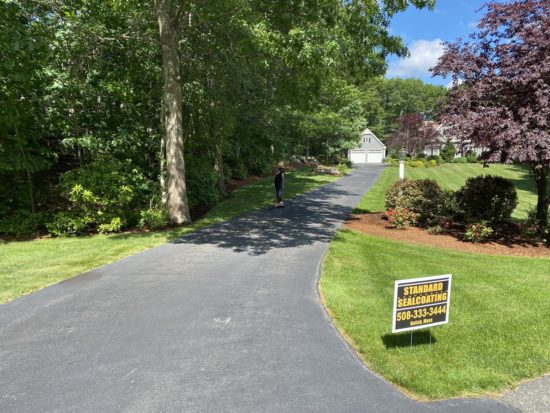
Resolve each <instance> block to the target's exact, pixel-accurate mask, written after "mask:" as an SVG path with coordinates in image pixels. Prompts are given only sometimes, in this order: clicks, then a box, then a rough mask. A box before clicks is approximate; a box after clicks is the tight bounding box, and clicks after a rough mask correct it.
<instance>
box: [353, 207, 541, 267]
mask: <svg viewBox="0 0 550 413" xmlns="http://www.w3.org/2000/svg"><path fill="white" fill-rule="evenodd" d="M384 218H385V217H384V214H383V213H372V214H356V215H352V216H351V217H350V218H349V219H348V220H347V221H346V224H345V228H349V229H353V230H355V231H360V232H364V233H366V234H369V235H374V236H377V237H382V238H386V239H390V240H395V241H402V242H406V243H410V244H418V245H427V246H431V247H439V248H446V249H452V250H455V251H457V250H458V251H464V252H470V253H476V254H490V255H509V256H518V257H532V258H550V248H548V247H546V246H536V245H531V244H528V243H525V242H523V241H521V240H520V239H514V238H510V237H508V238H505V239H502V240H491V241H488V242H484V243H473V242H464V241H462V235H463V232H461V231H457V230H456V228H450V229H444V231H443V232H442V233H440V234H430V233H428V232H426V230H424V229H421V228H416V227H409V228H406V229H397V228H393V227H392V226H390V225H389V223H388V221H387V220H385V219H384Z"/></svg>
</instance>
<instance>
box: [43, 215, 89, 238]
mask: <svg viewBox="0 0 550 413" xmlns="http://www.w3.org/2000/svg"><path fill="white" fill-rule="evenodd" d="M93 224H94V222H93V219H92V218H91V217H79V216H76V215H73V214H70V213H67V212H59V213H57V214H56V215H55V216H54V218H53V220H52V221H51V222H48V223H47V224H46V228H47V230H48V232H49V233H50V234H51V235H53V236H54V237H64V236H67V235H82V234H85V233H86V232H89V231H91V229H92V227H93Z"/></svg>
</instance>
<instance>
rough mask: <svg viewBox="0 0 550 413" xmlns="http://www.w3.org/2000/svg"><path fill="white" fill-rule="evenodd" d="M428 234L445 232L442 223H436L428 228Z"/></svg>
mask: <svg viewBox="0 0 550 413" xmlns="http://www.w3.org/2000/svg"><path fill="white" fill-rule="evenodd" d="M426 232H427V233H428V234H434V235H435V234H441V233H442V232H443V227H442V226H441V225H434V226H433V227H428V228H426Z"/></svg>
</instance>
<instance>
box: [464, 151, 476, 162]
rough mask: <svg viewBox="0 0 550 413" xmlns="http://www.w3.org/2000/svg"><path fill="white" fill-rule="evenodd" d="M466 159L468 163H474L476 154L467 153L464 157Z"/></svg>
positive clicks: (472, 152)
mask: <svg viewBox="0 0 550 413" xmlns="http://www.w3.org/2000/svg"><path fill="white" fill-rule="evenodd" d="M466 159H467V160H468V163H476V162H477V154H476V153H475V152H474V151H469V152H468V154H467V155H466Z"/></svg>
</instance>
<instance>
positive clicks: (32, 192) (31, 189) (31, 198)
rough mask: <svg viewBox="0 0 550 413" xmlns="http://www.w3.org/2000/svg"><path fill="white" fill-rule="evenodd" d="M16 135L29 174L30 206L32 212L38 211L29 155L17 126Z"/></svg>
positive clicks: (26, 171)
mask: <svg viewBox="0 0 550 413" xmlns="http://www.w3.org/2000/svg"><path fill="white" fill-rule="evenodd" d="M15 137H16V139H17V144H18V145H19V153H20V154H21V160H22V161H23V164H24V165H25V173H26V175H27V186H28V188H29V206H30V209H31V212H32V213H34V212H36V205H35V203H34V188H33V186H32V174H31V170H30V169H29V163H28V161H27V156H26V155H25V151H24V149H23V145H21V141H20V140H19V130H18V128H17V127H16V128H15Z"/></svg>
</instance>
